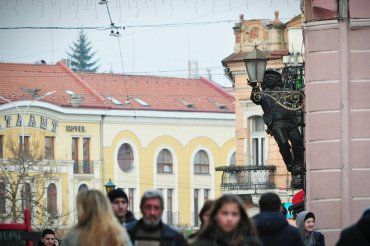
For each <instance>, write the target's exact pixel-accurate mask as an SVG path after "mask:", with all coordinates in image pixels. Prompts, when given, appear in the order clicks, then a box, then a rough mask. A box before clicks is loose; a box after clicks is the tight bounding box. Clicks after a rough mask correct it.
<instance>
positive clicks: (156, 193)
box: [140, 190, 164, 209]
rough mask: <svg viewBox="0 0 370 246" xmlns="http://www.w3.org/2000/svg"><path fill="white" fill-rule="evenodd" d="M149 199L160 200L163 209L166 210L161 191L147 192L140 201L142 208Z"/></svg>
mask: <svg viewBox="0 0 370 246" xmlns="http://www.w3.org/2000/svg"><path fill="white" fill-rule="evenodd" d="M149 199H158V200H159V202H160V203H161V208H162V209H164V201H163V195H162V192H160V191H159V190H147V191H145V193H144V194H143V196H142V197H141V201H140V208H143V206H144V203H145V202H146V201H147V200H149Z"/></svg>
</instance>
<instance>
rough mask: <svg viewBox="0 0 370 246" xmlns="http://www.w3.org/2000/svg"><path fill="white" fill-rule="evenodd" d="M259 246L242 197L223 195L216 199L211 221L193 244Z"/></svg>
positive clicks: (193, 245)
mask: <svg viewBox="0 0 370 246" xmlns="http://www.w3.org/2000/svg"><path fill="white" fill-rule="evenodd" d="M213 245H214V246H231V245H232V246H244V245H245V246H247V245H248V246H257V245H258V246H259V245H261V244H260V242H259V240H258V237H257V232H256V230H255V228H254V226H253V224H252V223H251V221H250V219H249V218H248V215H247V213H246V212H245V209H244V206H243V203H242V201H241V200H240V198H238V197H236V196H234V195H223V196H222V197H220V198H219V199H217V200H216V201H215V204H214V206H213V209H212V211H211V215H210V221H209V223H208V225H207V226H206V227H204V228H203V229H202V230H201V231H200V232H199V235H198V236H197V238H196V240H195V242H194V243H193V244H192V246H213Z"/></svg>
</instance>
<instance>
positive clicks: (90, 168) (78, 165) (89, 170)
mask: <svg viewBox="0 0 370 246" xmlns="http://www.w3.org/2000/svg"><path fill="white" fill-rule="evenodd" d="M73 173H75V174H93V173H94V165H93V161H75V162H74V163H73Z"/></svg>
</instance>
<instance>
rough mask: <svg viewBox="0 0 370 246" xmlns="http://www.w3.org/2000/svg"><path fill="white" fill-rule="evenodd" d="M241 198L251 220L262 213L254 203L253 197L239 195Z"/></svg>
mask: <svg viewBox="0 0 370 246" xmlns="http://www.w3.org/2000/svg"><path fill="white" fill-rule="evenodd" d="M239 197H240V199H242V201H243V204H244V208H245V210H246V211H247V214H248V217H249V218H252V217H254V216H256V215H257V214H258V213H259V212H260V209H259V208H258V207H257V206H256V204H254V202H253V199H252V195H250V194H242V195H239Z"/></svg>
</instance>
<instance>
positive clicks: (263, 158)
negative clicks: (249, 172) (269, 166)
mask: <svg viewBox="0 0 370 246" xmlns="http://www.w3.org/2000/svg"><path fill="white" fill-rule="evenodd" d="M264 164H265V138H261V165H264Z"/></svg>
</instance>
